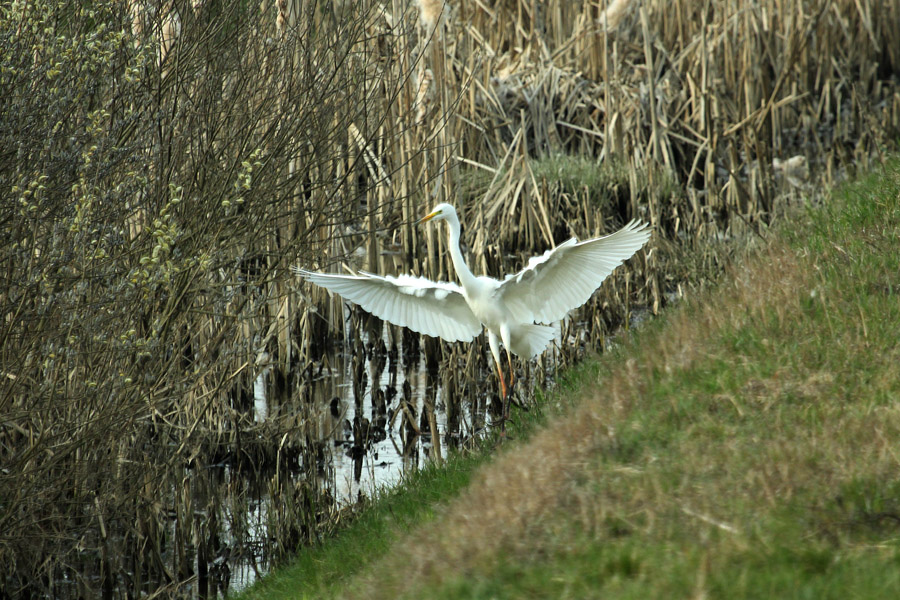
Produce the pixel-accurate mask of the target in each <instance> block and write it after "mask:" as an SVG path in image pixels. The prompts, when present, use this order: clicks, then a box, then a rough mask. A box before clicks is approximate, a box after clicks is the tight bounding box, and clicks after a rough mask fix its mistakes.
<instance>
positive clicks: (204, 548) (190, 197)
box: [0, 0, 398, 596]
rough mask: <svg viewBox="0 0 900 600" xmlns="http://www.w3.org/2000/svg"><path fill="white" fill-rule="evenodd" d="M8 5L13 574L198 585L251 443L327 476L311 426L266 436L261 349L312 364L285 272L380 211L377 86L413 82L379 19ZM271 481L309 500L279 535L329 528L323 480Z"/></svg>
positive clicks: (3, 544) (0, 514) (4, 155)
mask: <svg viewBox="0 0 900 600" xmlns="http://www.w3.org/2000/svg"><path fill="white" fill-rule="evenodd" d="M351 11H352V12H351ZM0 15H2V27H0V31H2V34H0V35H2V38H0V45H2V74H0V97H2V98H3V99H4V100H3V102H2V103H0V137H2V139H0V223H2V229H3V236H2V242H0V265H2V275H0V277H2V284H0V315H2V326H0V327H2V328H0V339H2V349H0V379H2V383H0V416H2V418H0V464H2V470H0V564H3V565H4V567H3V570H2V571H3V580H2V587H3V588H4V589H5V590H6V593H8V594H11V595H18V594H39V595H49V596H57V595H60V594H65V593H76V594H77V593H88V592H85V590H96V589H101V590H103V591H104V593H105V594H113V593H116V594H120V593H122V592H123V591H124V590H127V589H136V590H141V589H143V590H145V591H151V592H152V591H153V590H156V589H168V590H169V592H171V591H173V590H177V589H180V586H182V585H183V584H184V582H186V581H190V580H192V579H193V578H194V577H197V578H198V579H199V581H200V585H201V590H202V587H203V585H204V577H205V573H204V572H203V571H204V569H206V566H207V564H208V563H213V562H214V559H215V558H217V557H219V558H221V557H222V553H224V552H236V551H239V548H234V546H235V545H240V543H241V538H240V536H239V535H238V533H239V531H240V529H241V527H244V528H245V529H246V525H242V524H241V523H239V522H235V523H231V524H230V526H229V529H230V531H231V532H232V533H233V534H234V535H235V539H234V540H232V547H230V548H228V547H226V545H225V544H224V543H222V541H221V540H220V539H219V538H218V536H219V526H218V524H217V520H218V519H224V518H227V517H228V515H232V516H233V515H234V514H235V513H237V512H239V511H238V510H237V508H236V506H235V505H237V504H241V503H244V504H246V503H247V502H248V501H249V498H250V497H251V496H250V495H251V491H250V490H247V489H244V488H242V487H241V486H240V485H239V484H238V483H233V484H231V485H230V486H229V488H228V489H230V490H232V491H231V492H230V493H229V495H228V496H227V497H220V496H218V495H217V493H214V492H213V491H212V486H213V485H214V481H215V479H216V478H221V477H226V478H227V477H229V476H230V474H232V473H233V471H234V470H236V469H239V468H241V465H242V464H245V463H246V464H250V465H251V466H253V467H256V466H257V465H258V464H259V463H261V462H265V461H263V460H261V459H260V457H262V458H267V460H268V461H269V462H272V461H282V462H285V461H293V462H294V464H297V462H298V461H299V463H300V464H303V465H311V466H309V467H307V468H312V469H314V468H315V461H314V456H313V458H309V457H307V459H306V460H304V459H303V456H302V455H303V453H304V452H311V451H314V448H311V447H310V445H308V444H307V440H306V432H305V430H304V428H303V427H298V426H297V422H296V420H294V419H288V418H285V419H281V420H277V419H276V420H275V422H274V423H272V424H267V425H266V427H268V428H267V429H265V430H264V434H265V435H266V436H273V437H274V439H275V441H274V442H272V441H271V440H270V441H269V442H268V443H267V444H262V445H261V444H259V443H256V442H255V440H257V439H259V438H260V436H261V435H262V434H263V432H262V431H260V426H255V425H254V424H253V423H252V419H251V418H248V411H247V410H246V409H247V404H248V398H249V396H248V394H247V388H248V385H249V382H250V381H252V376H253V375H254V369H255V364H256V358H257V356H258V355H259V354H260V353H261V352H263V351H266V350H269V351H271V356H273V357H274V358H273V361H274V362H275V363H276V365H277V366H278V367H279V368H280V369H281V370H280V372H281V373H287V372H288V371H289V370H290V366H291V365H292V364H293V363H296V362H297V361H298V356H297V348H298V344H297V342H296V341H295V339H294V338H295V336H296V335H297V332H296V327H297V314H296V310H295V309H296V300H294V299H293V296H291V295H290V294H288V288H287V287H286V285H287V284H286V278H285V277H284V275H283V273H284V271H285V267H286V266H287V265H288V264H291V263H293V262H294V261H296V260H297V259H298V257H300V256H304V255H308V254H309V252H310V248H311V247H312V246H311V244H313V243H316V242H318V240H319V238H320V237H321V236H323V232H327V231H328V230H329V228H330V227H332V226H333V225H334V224H336V223H341V222H343V221H346V220H348V219H350V218H351V217H355V216H356V215H357V214H358V213H359V212H360V211H361V210H362V211H363V212H364V211H366V210H370V211H371V210H374V208H375V207H374V206H373V205H372V204H371V202H372V200H373V199H375V196H372V195H367V194H368V189H369V188H370V187H371V186H372V185H374V184H373V181H374V179H373V178H372V177H371V174H370V173H369V172H368V171H367V170H366V167H365V160H364V159H363V152H364V150H365V145H366V144H367V143H369V142H370V141H371V139H372V137H373V130H372V128H373V127H375V128H377V127H378V126H379V123H378V118H377V116H376V115H377V114H378V113H377V112H376V111H373V103H374V102H375V100H374V96H373V90H374V89H377V90H379V91H380V92H381V93H391V92H390V90H391V89H392V86H393V87H396V85H398V84H397V81H395V80H391V79H390V78H389V77H387V76H386V75H385V71H384V69H382V68H380V67H379V65H378V64H377V63H375V61H373V60H372V57H371V56H370V55H369V54H368V53H367V52H366V44H367V43H368V40H367V36H368V35H369V31H368V29H369V28H370V27H371V25H372V22H373V20H374V19H375V18H376V17H375V15H374V14H373V13H371V12H370V6H369V4H366V3H363V4H354V3H346V4H343V5H327V6H326V5H324V4H322V5H319V4H317V3H299V2H298V3H290V5H288V4H287V3H277V5H272V4H268V5H267V4H266V3H265V2H264V3H263V5H262V6H261V7H260V6H257V5H254V4H252V3H251V4H246V3H231V2H215V1H212V0H210V1H208V2H192V3H187V2H141V1H134V2H129V3H127V6H126V5H123V4H122V3H119V2H92V3H87V4H84V3H82V4H77V5H72V4H71V3H68V2H56V1H53V0H46V1H37V2H16V3H12V4H8V5H6V6H4V7H3V8H0ZM351 129H352V130H354V131H356V132H358V137H359V138H360V139H361V140H362V147H360V146H359V145H357V144H356V142H355V141H354V139H353V137H352V136H350V135H349V133H348V132H349V131H351ZM367 200H368V201H369V204H368V205H366V202H367ZM251 430H252V431H253V432H255V433H248V431H251ZM279 439H280V442H281V444H280V446H279V445H278V440H279ZM272 445H274V447H275V448H276V449H277V456H275V454H276V450H271V451H270V450H269V449H268V448H270V447H272ZM269 454H271V455H272V456H268V455H269ZM240 458H244V459H248V460H246V461H244V462H243V463H242V462H241V461H240ZM257 459H260V460H257ZM222 461H225V462H226V463H227V464H228V465H230V469H232V470H226V471H224V472H223V471H222V470H221V468H219V469H218V470H215V469H211V468H210V465H214V464H217V463H218V464H220V466H221V463H222ZM259 468H262V467H259ZM270 481H271V483H270V485H269V490H268V492H269V493H270V494H271V497H272V498H273V502H276V503H279V504H280V505H281V506H285V502H286V499H291V500H292V502H293V504H291V507H292V511H291V512H290V514H289V515H287V517H286V518H282V519H279V520H278V523H277V531H273V532H272V535H274V536H275V537H277V539H279V541H280V542H281V543H282V544H283V546H282V550H283V549H287V548H289V547H291V544H292V541H293V542H294V543H296V542H297V541H300V540H301V539H302V538H303V537H308V536H313V535H315V530H316V523H317V520H318V519H319V518H320V517H321V516H322V514H323V511H327V510H329V506H330V505H329V504H328V498H327V497H319V494H321V491H320V490H319V489H318V487H317V486H316V485H314V484H312V483H307V484H303V485H301V486H300V487H297V486H296V485H295V483H294V482H293V481H291V480H289V479H288V478H286V477H284V476H283V475H282V476H281V477H280V478H279V477H278V476H277V475H276V476H275V477H274V478H272V479H271V480H270ZM312 481H314V476H313V479H312ZM226 505H230V509H231V510H225V507H226ZM192 548H193V549H196V550H195V551H196V552H197V553H199V554H202V555H203V556H202V557H197V560H195V558H194V557H193V556H192V553H193V550H191V549H192ZM276 551H277V550H276ZM195 565H198V567H197V568H198V569H199V571H196V570H195ZM159 586H170V587H168V588H165V587H163V588H159ZM167 593H168V592H167Z"/></svg>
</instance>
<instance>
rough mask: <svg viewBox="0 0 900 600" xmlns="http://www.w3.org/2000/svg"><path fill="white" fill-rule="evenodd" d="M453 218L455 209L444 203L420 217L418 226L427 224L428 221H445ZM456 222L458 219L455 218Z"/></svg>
mask: <svg viewBox="0 0 900 600" xmlns="http://www.w3.org/2000/svg"><path fill="white" fill-rule="evenodd" d="M453 217H456V209H455V208H453V207H452V206H451V205H449V204H447V203H446V202H442V203H440V204H438V205H437V206H435V207H434V208H433V209H432V210H431V212H430V213H428V214H427V215H425V216H424V217H422V218H421V219H420V220H419V222H418V225H421V224H422V223H427V222H428V221H443V220H445V219H452V218H453ZM457 220H459V219H458V218H457Z"/></svg>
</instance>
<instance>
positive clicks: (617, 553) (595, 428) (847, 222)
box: [249, 162, 900, 599]
mask: <svg viewBox="0 0 900 600" xmlns="http://www.w3.org/2000/svg"><path fill="white" fill-rule="evenodd" d="M771 235H772V237H771V239H770V240H769V241H770V242H771V244H770V246H769V247H767V248H764V249H760V250H759V251H758V252H757V253H756V254H755V255H752V256H748V257H747V258H746V260H745V261H744V262H743V263H742V264H740V265H736V266H735V267H734V268H733V269H732V270H731V272H730V273H729V274H728V275H727V276H726V277H724V278H723V280H722V281H721V282H720V283H719V284H718V285H717V286H715V289H712V290H708V291H706V292H704V293H703V294H701V296H700V297H698V298H695V299H693V300H692V301H690V302H687V303H685V305H683V306H680V307H677V308H676V309H675V310H672V311H670V312H669V313H667V314H666V315H664V317H662V318H660V319H658V320H656V321H655V322H653V323H651V324H650V325H648V326H647V327H645V328H644V329H643V330H642V331H640V332H638V333H636V334H633V335H632V336H631V338H630V340H628V341H627V343H625V344H623V345H621V346H620V347H619V348H618V349H617V350H616V351H615V352H613V353H611V354H610V355H607V356H604V357H602V358H601V359H600V360H598V361H596V362H592V363H588V364H585V365H582V366H580V367H578V368H577V369H576V370H575V371H574V372H573V374H572V375H571V376H570V377H569V378H567V379H566V383H565V384H564V385H563V386H561V390H560V391H558V392H554V393H555V394H558V396H556V398H557V399H566V401H563V402H561V404H563V405H566V404H568V403H569V401H568V399H570V398H573V397H581V398H582V399H581V400H580V402H579V403H578V404H577V405H576V406H574V407H572V408H571V410H565V411H562V414H559V415H555V416H554V417H552V418H549V419H546V421H544V420H542V419H541V417H540V416H535V417H531V419H532V420H531V421H530V422H529V424H526V425H525V429H526V430H527V431H529V434H528V435H522V436H521V439H519V440H517V441H516V443H513V444H506V445H504V448H503V451H502V452H500V453H499V454H498V455H496V457H492V458H491V459H490V460H487V459H486V458H485V454H484V453H477V454H474V455H468V456H457V457H454V458H452V459H451V460H450V461H449V462H448V465H447V467H446V468H429V469H427V470H426V471H425V472H424V473H422V474H419V475H415V476H413V477H412V478H411V479H410V480H409V482H408V484H407V485H406V486H405V487H403V488H401V489H400V490H397V491H394V492H390V493H388V494H387V495H385V496H384V498H382V500H380V501H378V502H376V503H375V504H374V505H373V506H372V507H371V508H369V509H368V510H367V511H366V512H364V513H363V514H362V515H361V516H360V517H359V519H358V520H357V521H356V522H355V523H354V524H353V525H352V526H351V527H350V528H348V529H347V530H345V531H344V532H343V533H341V534H340V535H339V536H338V537H337V538H335V540H333V541H329V542H327V543H326V544H324V545H323V546H322V547H321V548H316V549H313V550H309V551H304V553H303V554H301V556H300V557H299V558H298V561H297V563H296V565H295V566H292V567H291V568H290V569H286V570H283V571H279V572H278V573H277V574H276V575H274V576H272V577H268V578H266V579H264V580H263V582H262V584H261V585H260V586H257V587H256V588H254V590H253V593H252V594H250V595H249V597H254V598H255V597H259V598H277V597H281V596H279V595H278V594H276V593H274V590H276V589H279V588H280V589H284V590H286V592H285V594H284V595H290V596H291V597H328V596H340V597H366V598H397V597H407V598H444V599H456V598H460V599H462V598H466V599H469V598H600V597H602V598H686V597H708V598H798V599H800V598H898V597H900V401H898V400H900V350H898V348H900V344H898V334H900V294H898V291H900V165H898V163H896V162H893V163H891V164H890V165H889V166H888V167H887V168H886V170H885V171H884V172H882V173H877V174H875V175H872V176H870V177H869V178H867V179H865V180H862V181H860V182H857V183H854V184H852V185H848V186H845V187H844V188H843V189H842V190H840V191H839V192H837V193H835V194H834V197H833V199H832V200H830V201H829V202H828V203H826V204H825V205H824V206H820V207H816V208H813V209H810V210H808V211H807V212H804V213H803V214H801V215H797V216H796V218H795V219H794V220H792V221H791V222H790V223H784V224H782V226H781V227H780V228H779V230H778V231H777V233H775V234H771ZM548 400H549V401H548V405H552V404H554V401H553V400H554V399H553V398H550V399H548ZM519 457H521V462H524V463H525V464H524V465H521V464H518V463H517V462H516V460H517V458H519ZM539 467H540V468H539ZM501 505H502V506H501ZM501 509H502V510H501ZM497 518H504V519H507V521H506V522H504V523H500V524H499V525H498V524H497V523H495V522H494V521H495V520H496V519H497Z"/></svg>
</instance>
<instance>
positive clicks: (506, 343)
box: [500, 323, 516, 421]
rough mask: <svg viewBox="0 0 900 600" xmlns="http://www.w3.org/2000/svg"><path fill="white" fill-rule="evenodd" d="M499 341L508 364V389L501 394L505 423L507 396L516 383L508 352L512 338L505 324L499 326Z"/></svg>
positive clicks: (507, 411)
mask: <svg viewBox="0 0 900 600" xmlns="http://www.w3.org/2000/svg"><path fill="white" fill-rule="evenodd" d="M500 339H501V340H502V341H503V348H504V349H505V350H506V361H507V363H509V388H508V390H507V391H506V392H505V393H504V394H503V420H504V421H505V420H507V419H509V396H510V394H511V393H512V388H513V385H515V382H516V381H515V380H516V370H515V369H514V368H513V364H512V354H511V353H510V351H509V348H510V345H511V341H512V336H511V335H510V331H509V325H507V324H506V323H504V324H503V325H501V326H500Z"/></svg>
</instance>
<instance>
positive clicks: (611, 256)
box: [294, 203, 650, 419]
mask: <svg viewBox="0 0 900 600" xmlns="http://www.w3.org/2000/svg"><path fill="white" fill-rule="evenodd" d="M432 220H433V221H446V222H447V229H448V231H449V238H450V243H449V248H450V258H451V260H452V261H453V267H454V269H455V270H456V276H457V277H458V278H459V282H460V284H461V286H460V285H457V284H455V283H449V282H445V281H430V280H428V279H425V278H424V277H413V276H410V275H400V276H398V277H391V276H381V275H374V274H372V273H366V272H363V271H360V273H359V275H337V274H331V273H316V272H312V271H306V270H304V269H300V268H296V267H295V268H294V272H295V273H297V274H298V275H300V276H301V277H303V278H305V279H307V280H309V281H311V282H313V283H315V284H316V285H320V286H322V287H324V288H326V289H328V290H330V291H332V292H334V293H336V294H339V295H340V296H342V297H343V298H344V299H345V300H348V301H350V302H352V303H354V304H358V305H359V306H361V307H362V308H364V309H365V310H367V311H369V312H370V313H372V314H373V315H375V316H376V317H379V318H381V319H383V320H385V321H388V322H390V323H393V324H394V325H399V326H401V327H408V328H410V329H412V330H413V331H416V332H418V333H423V334H425V335H430V336H435V337H439V338H441V339H443V340H446V341H448V342H457V341H461V342H469V341H472V340H473V339H474V338H475V336H477V335H478V334H479V333H481V331H482V328H486V329H487V331H488V342H489V343H490V346H491V354H492V355H493V357H494V363H495V364H496V366H497V374H498V375H499V376H500V389H501V394H502V396H503V417H504V419H505V418H507V417H508V406H509V405H508V396H509V389H511V387H512V384H513V378H514V373H515V371H514V370H513V366H512V357H511V356H510V354H509V353H510V352H512V353H513V354H515V355H517V356H521V357H523V358H532V357H534V356H537V355H538V354H540V353H541V352H543V351H544V349H545V348H546V347H547V346H548V345H549V344H550V342H551V341H552V340H553V338H554V337H555V329H554V328H553V327H549V326H548V325H549V324H551V323H553V322H555V321H559V320H561V319H562V318H563V317H565V316H566V315H567V314H568V313H569V312H570V311H571V310H573V309H575V308H578V307H579V306H581V305H582V304H584V303H585V302H587V301H588V299H589V298H590V297H591V294H593V293H594V291H595V290H596V289H597V288H598V287H600V284H601V283H603V280H604V279H606V277H607V276H609V274H610V273H612V271H613V269H615V268H616V267H618V266H619V265H621V264H622V263H623V262H625V261H626V260H628V259H629V258H630V257H631V256H632V255H633V254H634V253H635V252H637V251H638V250H639V249H640V248H641V247H642V246H643V245H644V244H645V243H647V240H648V239H650V230H649V229H648V225H647V224H646V223H641V222H639V221H631V222H630V223H628V224H627V225H625V227H623V228H622V229H620V230H619V231H617V232H616V233H613V234H612V235H608V236H605V237H599V238H594V239H590V240H585V241H583V242H579V241H578V240H577V239H575V238H572V239H570V240H568V241H566V242H564V243H562V244H560V245H559V246H557V247H556V248H553V249H552V250H548V251H546V252H545V253H544V254H543V255H541V256H535V257H533V258H532V259H531V260H529V261H528V266H527V267H525V268H524V269H522V270H521V271H519V272H518V273H516V274H514V275H508V276H507V277H506V278H505V279H504V280H502V281H500V280H497V279H493V278H491V277H485V276H481V277H476V276H475V275H474V274H473V273H472V271H471V270H470V269H469V267H468V266H467V265H466V262H465V260H464V259H463V256H462V252H460V249H459V236H460V227H459V217H458V216H457V214H456V209H455V208H453V206H451V205H449V204H445V203H444V204H438V205H437V206H436V207H434V210H432V211H431V212H430V213H429V214H427V215H426V216H425V217H424V218H422V219H421V220H420V221H419V224H422V223H426V222H428V221H432ZM501 342H502V343H503V346H504V347H505V348H506V351H507V354H506V358H507V361H508V362H509V368H510V386H509V388H508V387H507V385H506V381H505V379H504V377H503V368H502V366H501V360H500V343H501Z"/></svg>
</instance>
